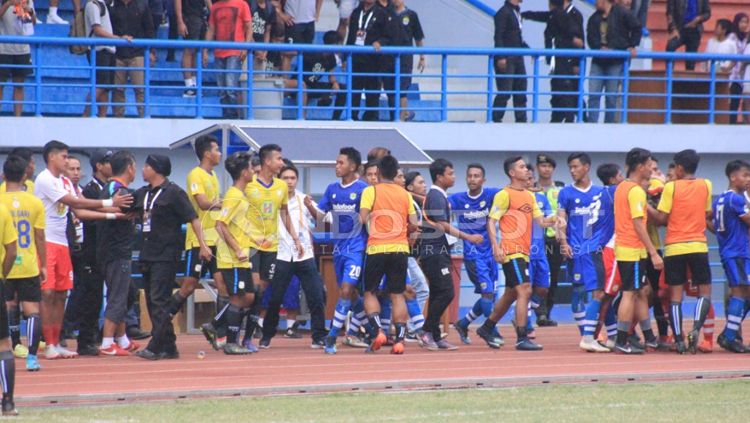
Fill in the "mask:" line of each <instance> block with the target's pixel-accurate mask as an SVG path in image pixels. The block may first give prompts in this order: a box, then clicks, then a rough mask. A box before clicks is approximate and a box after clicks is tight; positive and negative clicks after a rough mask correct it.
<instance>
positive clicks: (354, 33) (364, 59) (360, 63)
mask: <svg viewBox="0 0 750 423" xmlns="http://www.w3.org/2000/svg"><path fill="white" fill-rule="evenodd" d="M387 22H388V13H387V12H386V11H385V9H383V8H382V7H380V6H377V7H376V6H375V0H363V1H362V2H361V3H360V5H359V6H357V8H356V9H354V12H352V16H351V19H349V35H348V36H347V39H346V44H347V45H350V46H372V47H374V48H375V51H380V47H381V46H382V45H384V44H387V43H388V38H387V32H386V25H387ZM378 72H380V58H379V57H378V56H376V55H372V54H355V55H353V57H352V73H353V74H352V103H353V104H352V106H358V105H359V103H360V101H359V99H360V93H361V92H362V91H364V92H365V93H364V94H365V107H366V110H365V111H364V113H363V115H362V116H360V115H359V110H356V111H354V115H353V116H352V118H353V119H354V120H360V119H362V120H366V121H372V120H378V115H379V113H378V111H377V110H375V109H376V108H377V107H378V104H379V101H380V81H379V78H378V77H376V76H370V75H363V74H373V73H378ZM357 109H358V107H357Z"/></svg>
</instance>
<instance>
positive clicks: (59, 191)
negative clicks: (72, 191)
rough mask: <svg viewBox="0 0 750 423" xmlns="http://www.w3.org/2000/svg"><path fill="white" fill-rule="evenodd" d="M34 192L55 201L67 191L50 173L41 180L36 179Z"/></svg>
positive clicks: (66, 193)
mask: <svg viewBox="0 0 750 423" xmlns="http://www.w3.org/2000/svg"><path fill="white" fill-rule="evenodd" d="M34 191H35V192H34V194H36V195H37V196H38V197H46V198H47V199H48V200H49V201H50V202H52V203H55V202H57V201H59V200H60V199H61V198H63V197H65V196H66V195H68V191H66V190H65V188H63V187H62V184H59V183H58V181H57V180H55V179H54V178H53V177H52V176H51V175H47V177H44V178H43V179H41V180H37V184H36V185H35V186H34Z"/></svg>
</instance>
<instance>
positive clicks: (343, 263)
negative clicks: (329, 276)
mask: <svg viewBox="0 0 750 423" xmlns="http://www.w3.org/2000/svg"><path fill="white" fill-rule="evenodd" d="M364 260H365V256H364V253H348V254H335V255H334V256H333V267H334V269H335V271H336V282H338V284H339V286H340V285H341V284H342V283H348V284H350V285H354V286H357V284H359V279H360V277H361V276H362V264H363V262H364Z"/></svg>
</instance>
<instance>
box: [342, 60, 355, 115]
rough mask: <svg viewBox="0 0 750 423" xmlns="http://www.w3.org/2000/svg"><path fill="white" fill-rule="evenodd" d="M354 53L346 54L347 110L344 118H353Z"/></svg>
mask: <svg viewBox="0 0 750 423" xmlns="http://www.w3.org/2000/svg"><path fill="white" fill-rule="evenodd" d="M353 116H354V115H353V113H352V55H351V53H349V54H347V55H346V110H344V119H346V120H352V119H353V118H354V117H353Z"/></svg>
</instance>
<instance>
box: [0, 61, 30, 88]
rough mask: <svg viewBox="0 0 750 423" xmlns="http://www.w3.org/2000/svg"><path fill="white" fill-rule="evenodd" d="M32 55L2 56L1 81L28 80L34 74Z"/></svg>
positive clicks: (0, 62)
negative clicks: (12, 79) (9, 79)
mask: <svg viewBox="0 0 750 423" xmlns="http://www.w3.org/2000/svg"><path fill="white" fill-rule="evenodd" d="M24 66H31V54H0V81H2V82H4V81H5V80H7V79H8V77H13V78H26V77H27V76H29V75H31V74H32V73H34V70H33V69H31V67H24Z"/></svg>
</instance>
